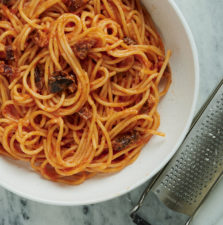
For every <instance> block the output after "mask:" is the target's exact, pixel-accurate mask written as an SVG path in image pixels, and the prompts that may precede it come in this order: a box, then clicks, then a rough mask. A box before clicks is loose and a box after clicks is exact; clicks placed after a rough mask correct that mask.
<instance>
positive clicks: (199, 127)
mask: <svg viewBox="0 0 223 225" xmlns="http://www.w3.org/2000/svg"><path fill="white" fill-rule="evenodd" d="M222 174H223V80H222V81H221V82H220V84H219V85H218V87H217V88H216V89H215V91H214V92H213V94H212V95H211V96H210V98H209V99H208V100H207V102H206V103H205V104H204V106H203V107H202V109H201V110H200V111H199V113H198V114H197V116H196V117H195V119H194V121H193V123H192V126H191V129H190V131H189V132H188V134H187V136H186V138H185V140H184V141H183V143H182V145H181V146H180V148H179V149H178V151H177V153H176V154H175V155H174V157H173V158H172V159H171V160H170V161H169V163H168V164H167V165H166V167H165V168H164V169H163V170H162V171H161V172H160V173H159V174H158V175H157V176H156V177H155V178H154V179H153V180H152V182H151V183H150V185H149V186H148V187H147V188H146V190H145V191H144V193H143V195H142V196H141V198H140V200H139V202H138V204H137V205H136V206H135V207H134V209H133V210H132V212H131V217H132V219H133V221H134V222H135V223H136V224H138V225H151V224H150V223H149V222H147V221H146V220H144V219H143V218H142V217H141V215H140V216H139V214H138V211H139V209H140V208H141V207H143V205H144V201H145V199H146V196H147V195H148V193H149V192H152V193H154V194H155V195H156V197H157V198H158V199H159V200H160V201H161V202H162V203H163V204H164V205H165V206H166V207H167V208H169V209H171V210H172V211H175V212H177V213H181V214H183V215H186V216H187V219H186V221H185V223H183V224H187V225H188V224H190V221H191V220H192V218H193V216H194V214H195V213H196V211H197V210H198V208H199V207H200V205H201V204H202V203H203V201H204V200H205V198H206V196H207V194H208V193H209V192H210V190H211V189H212V188H213V186H214V185H215V184H216V183H217V182H218V180H219V179H220V178H221V176H222ZM148 213H149V212H148ZM177 225H178V224H177Z"/></svg>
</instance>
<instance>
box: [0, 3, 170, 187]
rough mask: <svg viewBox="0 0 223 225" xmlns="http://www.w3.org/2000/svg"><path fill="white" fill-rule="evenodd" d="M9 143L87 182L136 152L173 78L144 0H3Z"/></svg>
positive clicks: (1, 131)
mask: <svg viewBox="0 0 223 225" xmlns="http://www.w3.org/2000/svg"><path fill="white" fill-rule="evenodd" d="M0 16H1V20H0V86H1V87H0V106H1V110H0V143H1V145H0V153H1V154H2V155H6V156H10V157H13V158H15V159H19V160H23V161H28V162H29V163H30V164H31V166H32V167H33V168H34V169H35V170H36V171H38V172H39V173H40V174H41V175H42V176H43V177H45V178H46V179H49V180H52V181H57V182H62V183H67V184H80V183H82V182H83V181H85V180H86V179H88V178H90V177H92V176H94V175H96V174H100V173H111V172H117V171H120V170H121V169H123V168H124V167H126V166H127V165H129V164H130V163H132V162H134V161H135V160H136V159H137V157H138V155H139V154H140V151H141V149H142V148H143V146H144V145H145V144H146V143H147V142H148V141H149V140H150V138H151V137H152V136H153V135H161V136H163V135H164V134H162V133H161V132H159V131H157V129H158V127H159V124H160V118H159V113H158V112H157V106H158V104H159V101H160V98H161V97H162V96H164V95H165V94H166V93H167V91H168V88H169V86H170V83H171V71H170V68H169V58H170V55H171V52H170V51H167V52H165V50H164V46H163V43H162V40H161V38H160V36H159V34H158V33H157V31H156V28H155V26H154V24H153V22H152V19H151V17H150V15H149V13H148V12H147V11H146V10H145V9H144V7H143V6H142V5H141V3H140V1H138V0H45V1H43V0H20V1H14V0H10V1H4V4H0Z"/></svg>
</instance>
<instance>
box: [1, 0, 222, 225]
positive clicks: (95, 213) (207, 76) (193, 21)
mask: <svg viewBox="0 0 223 225" xmlns="http://www.w3.org/2000/svg"><path fill="white" fill-rule="evenodd" d="M175 2H176V3H177V5H178V6H179V7H180V9H181V10H182V12H183V14H184V16H185V17H186V20H187V21H188V23H189V26H190V28H191V30H192V33H193V35H194V38H195V41H196V44H197V47H198V53H199V61H200V69H201V73H200V74H201V79H200V95H199V100H198V104H197V110H198V109H199V108H200V107H201V105H202V104H203V102H204V101H205V100H206V98H207V97H208V95H209V94H210V93H211V91H212V90H213V89H214V87H215V86H216V85H217V83H218V82H219V81H220V80H221V79H222V78H223V60H222V58H223V45H222V40H223V13H222V10H223V1H222V0H212V1H210V0H175ZM145 187H146V184H144V185H142V186H141V187H139V188H137V189H135V190H134V191H132V192H130V193H128V194H126V195H124V196H122V197H119V198H116V199H114V200H111V201H108V202H104V203H100V204H95V205H90V206H80V207H59V206H48V205H43V204H40V203H36V202H32V201H29V200H25V199H22V198H20V197H18V196H17V195H15V194H12V193H10V192H8V191H6V190H4V189H3V188H0V225H133V223H132V222H131V220H130V218H129V211H130V209H131V208H132V206H133V205H134V204H135V203H136V202H137V200H138V198H139V196H140V195H141V193H142V191H143V190H144V188H145ZM222 202H223V180H222V181H220V182H219V184H218V185H217V186H216V188H215V189H214V190H213V191H212V192H211V194H210V196H209V197H208V199H207V201H206V202H205V204H204V205H203V206H202V208H201V210H200V211H199V212H198V215H197V216H196V217H195V219H194V222H193V225H222V224H223V207H222ZM150 205H153V206H154V205H155V202H151V204H150ZM147 211H148V213H150V212H151V213H152V212H154V210H153V207H151V206H148V209H147ZM156 218H159V219H160V220H161V221H160V222H157V221H158V220H157V219H153V221H152V223H154V224H157V225H170V224H171V225H179V224H178V223H177V222H176V219H177V218H175V217H174V216H173V215H172V214H171V213H166V212H164V211H162V209H161V208H158V209H157V211H156Z"/></svg>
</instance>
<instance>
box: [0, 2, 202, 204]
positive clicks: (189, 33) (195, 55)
mask: <svg viewBox="0 0 223 225" xmlns="http://www.w3.org/2000/svg"><path fill="white" fill-rule="evenodd" d="M168 2H169V3H170V5H171V6H172V8H173V9H174V11H175V12H176V14H177V16H178V18H179V20H180V22H181V23H182V25H183V27H184V29H185V31H186V35H187V37H188V40H189V43H190V46H191V50H192V55H193V61H194V70H195V90H194V96H193V103H192V107H191V110H190V114H189V117H188V119H187V122H186V126H185V128H184V130H183V132H182V133H181V136H180V137H179V138H178V141H177V142H176V144H175V146H174V148H173V150H172V151H171V152H170V153H169V155H168V156H167V157H165V158H164V159H163V160H162V162H161V163H160V164H159V166H157V167H156V168H155V169H154V170H153V171H152V172H151V173H150V174H149V175H147V176H145V177H144V178H143V179H139V180H138V181H137V182H135V184H133V185H132V186H131V187H130V188H128V189H123V190H122V191H120V192H119V193H116V194H115V195H114V194H110V195H108V196H107V197H99V198H97V199H94V200H90V201H86V202H83V201H82V202H67V201H66V200H65V201H56V200H55V201H54V200H46V199H44V198H40V197H35V196H32V195H30V194H27V193H24V192H22V191H20V190H16V189H14V188H13V186H11V185H8V184H7V183H5V182H1V183H0V186H1V187H3V188H5V189H6V190H8V191H10V192H13V193H15V194H16V195H18V196H20V197H23V198H26V199H29V200H31V201H35V202H38V203H43V204H47V205H54V206H81V205H89V204H95V203H101V202H105V201H108V200H111V199H114V198H118V197H120V196H122V195H124V194H126V193H128V192H130V191H132V190H134V189H135V188H137V187H139V186H140V185H142V184H143V183H145V182H146V181H148V180H149V179H151V178H153V177H154V176H155V175H156V174H157V173H158V172H159V171H160V170H161V169H162V168H163V167H164V166H165V165H166V164H167V162H168V161H169V160H170V159H171V158H172V157H173V155H174V154H175V153H176V151H177V149H178V148H179V147H180V145H181V143H182V142H183V140H184V138H185V136H186V134H187V132H188V131H189V128H190V126H191V123H192V120H193V118H194V113H195V110H196V103H197V100H198V93H199V80H200V78H199V72H200V69H199V59H198V51H197V47H196V44H195V40H194V37H193V34H192V31H191V29H190V27H189V25H188V23H187V21H186V19H185V18H184V16H183V13H182V12H181V10H180V9H179V7H178V6H177V5H176V3H175V2H174V0H168Z"/></svg>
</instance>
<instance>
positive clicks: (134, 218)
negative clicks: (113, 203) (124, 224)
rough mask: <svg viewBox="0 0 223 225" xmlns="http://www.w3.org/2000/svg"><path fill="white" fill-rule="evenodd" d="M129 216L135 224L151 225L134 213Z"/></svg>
mask: <svg viewBox="0 0 223 225" xmlns="http://www.w3.org/2000/svg"><path fill="white" fill-rule="evenodd" d="M131 217H132V221H133V222H134V223H135V224H137V225H152V224H150V223H148V222H147V221H145V220H144V219H143V218H142V217H140V216H139V215H137V214H136V213H135V214H133V215H131Z"/></svg>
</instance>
